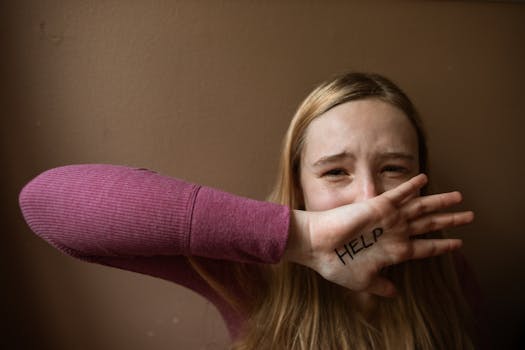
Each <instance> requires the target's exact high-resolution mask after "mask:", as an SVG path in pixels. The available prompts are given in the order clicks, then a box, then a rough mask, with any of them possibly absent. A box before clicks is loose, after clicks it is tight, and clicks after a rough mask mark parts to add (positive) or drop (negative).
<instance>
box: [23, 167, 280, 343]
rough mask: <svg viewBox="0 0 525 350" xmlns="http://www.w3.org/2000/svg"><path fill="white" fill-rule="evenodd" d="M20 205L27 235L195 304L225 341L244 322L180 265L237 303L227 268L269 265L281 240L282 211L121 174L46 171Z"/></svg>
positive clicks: (136, 172)
mask: <svg viewBox="0 0 525 350" xmlns="http://www.w3.org/2000/svg"><path fill="white" fill-rule="evenodd" d="M19 202H20V207H21V209H22V213H23V215H24V218H25V220H26V221H27V223H28V225H29V226H30V227H31V229H32V230H33V231H34V232H35V233H36V234H37V235H38V236H40V237H41V238H43V239H44V240H46V241H47V242H49V243H50V244H51V245H53V246H54V247H56V248H57V249H59V250H60V251H62V252H64V253H66V254H69V255H71V256H74V257H77V258H79V259H82V260H86V261H90V262H94V263H98V264H103V265H107V266H112V267H117V268H121V269H125V270H130V271H134V272H139V273H143V274H148V275H151V276H155V277H159V278H163V279H166V280H169V281H173V282H176V283H178V284H180V285H183V286H185V287H187V288H190V289H192V290H194V291H196V292H197V293H199V294H201V295H203V296H204V297H205V298H207V299H208V300H210V301H211V302H213V303H214V304H215V305H216V306H217V308H218V309H219V311H220V312H221V314H222V315H223V317H224V319H225V321H226V324H227V326H228V328H229V330H230V334H231V336H232V337H235V336H236V334H237V333H238V331H239V329H240V327H241V324H242V322H243V317H244V316H243V315H240V314H238V313H237V312H236V311H235V310H234V309H233V308H232V307H231V306H230V305H229V304H228V303H227V302H226V301H225V300H223V299H222V297H221V296H220V295H218V294H217V293H216V292H215V290H214V289H213V288H211V287H210V286H209V285H208V283H206V281H204V280H203V279H202V278H201V276H200V275H199V274H198V273H196V272H195V270H194V269H193V267H192V265H191V264H190V262H189V260H188V256H192V257H193V258H194V259H195V261H198V263H199V265H200V266H201V267H202V268H204V269H205V270H207V271H208V273H211V274H212V275H213V276H214V278H216V280H217V281H220V282H222V284H223V285H224V286H228V287H229V288H230V289H231V291H232V292H233V293H235V295H237V296H238V297H239V298H245V297H247V296H245V295H244V294H243V288H242V287H241V286H239V285H238V283H237V282H238V281H236V280H235V279H234V276H233V275H232V273H231V271H232V264H236V263H238V262H245V263H275V262H277V261H279V259H280V258H281V256H282V255H283V253H284V249H285V246H286V241H287V238H288V225H289V215H290V210H289V209H288V208H287V207H284V206H281V205H277V204H272V203H268V202H260V201H255V200H251V199H247V198H242V197H238V196H234V195H232V194H229V193H225V192H222V191H219V190H215V189H212V188H207V187H202V186H199V185H196V184H190V183H187V182H184V181H181V180H179V179H175V178H170V177H166V176H162V175H159V174H157V173H155V172H153V171H149V170H146V169H134V168H129V167H124V166H115V165H103V164H92V165H70V166H64V167H59V168H55V169H51V170H48V171H46V172H44V173H42V174H41V175H39V176H37V177H36V178H35V179H33V180H32V181H31V182H30V183H28V184H27V185H26V186H25V187H24V189H23V190H22V192H21V193H20V198H19ZM250 266H251V265H250ZM253 266H254V271H255V269H256V266H257V265H253Z"/></svg>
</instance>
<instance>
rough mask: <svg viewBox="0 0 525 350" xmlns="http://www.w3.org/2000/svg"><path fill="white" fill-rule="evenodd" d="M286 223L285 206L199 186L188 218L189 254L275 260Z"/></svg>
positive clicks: (284, 237)
mask: <svg viewBox="0 0 525 350" xmlns="http://www.w3.org/2000/svg"><path fill="white" fill-rule="evenodd" d="M289 224H290V209H289V208H288V207H286V206H283V205H279V204H274V203H269V202H262V201H256V200H252V199H248V198H244V197H239V196H235V195H232V194H229V193H226V192H222V191H219V190H216V189H212V188H209V187H202V188H201V189H200V191H199V192H198V194H197V197H196V200H195V204H194V210H193V216H192V219H191V235H190V250H191V255H198V256H203V257H208V258H213V259H224V260H233V261H238V262H248V263H276V262H278V261H279V260H280V259H281V257H282V255H283V254H284V250H285V248H286V242H287V239H288V229H289Z"/></svg>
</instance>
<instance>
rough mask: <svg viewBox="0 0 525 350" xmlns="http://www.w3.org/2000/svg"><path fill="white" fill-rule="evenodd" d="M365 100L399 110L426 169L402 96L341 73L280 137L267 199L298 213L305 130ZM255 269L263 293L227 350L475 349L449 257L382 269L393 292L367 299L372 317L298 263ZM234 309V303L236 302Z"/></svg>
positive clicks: (412, 113)
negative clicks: (349, 104)
mask: <svg viewBox="0 0 525 350" xmlns="http://www.w3.org/2000/svg"><path fill="white" fill-rule="evenodd" d="M365 98H375V99H380V100H382V101H385V102H388V103H390V104H392V105H394V106H395V107H398V108H399V109H401V110H402V111H403V112H404V113H405V115H406V116H407V118H408V119H409V120H410V122H411V123H412V125H413V126H414V128H415V129H416V131H417V135H418V138H419V158H420V159H419V161H420V171H421V172H426V171H427V149H426V140H425V136H424V133H423V129H422V127H421V123H420V120H419V117H418V114H417V112H416V110H415V108H414V106H413V105H412V103H411V102H410V100H409V99H408V97H407V96H406V95H405V94H404V93H403V92H402V91H401V90H400V89H399V88H398V87H397V86H396V85H395V84H393V83H392V82H391V81H390V80H388V79H386V78H384V77H382V76H380V75H377V74H365V73H347V74H343V75H340V76H337V77H335V78H334V79H332V80H330V81H327V82H325V83H323V84H321V85H320V86H319V87H317V88H316V89H315V90H314V91H313V92H312V93H311V94H310V95H309V96H308V97H307V98H306V99H305V100H304V101H303V103H302V104H301V105H300V106H299V108H298V110H297V112H296V114H295V116H294V118H293V119H292V121H291V124H290V127H289V129H288V132H287V134H286V136H285V139H284V143H283V149H282V153H281V159H280V170H279V173H278V178H277V182H276V185H275V188H274V190H273V192H272V194H271V195H270V197H269V200H270V201H273V202H276V203H280V204H283V205H287V206H289V207H290V208H292V209H304V203H303V199H302V192H301V189H300V183H299V169H300V161H301V151H302V148H303V146H304V137H305V130H306V128H307V127H308V125H309V124H310V123H311V122H312V120H314V119H315V118H317V117H319V116H320V115H321V114H323V113H324V112H326V111H328V110H329V109H331V108H333V107H335V106H337V105H339V104H342V103H345V102H349V101H355V100H359V99H365ZM441 235H442V234H441V233H433V234H432V235H429V236H432V237H436V236H438V237H439V236H441ZM261 269H262V275H261V276H262V277H261V279H262V281H261V287H260V288H261V289H260V290H259V291H258V293H257V294H256V295H255V299H254V300H253V301H251V304H250V305H248V306H246V307H245V308H244V312H246V313H248V315H249V320H248V322H247V323H246V326H245V328H244V332H243V334H242V336H241V338H240V339H239V340H238V341H237V342H236V343H235V344H234V345H233V349H236V350H241V349H250V350H252V349H297V350H313V349H371V348H374V349H376V348H377V349H395V350H398V349H472V348H473V344H472V340H471V335H470V334H471V329H470V326H469V324H470V319H469V317H468V307H467V304H466V302H465V300H464V297H463V295H462V292H461V289H460V285H459V282H458V278H457V275H456V272H455V268H454V264H453V260H452V257H451V255H450V254H447V255H443V256H440V257H435V258H429V259H424V260H418V261H410V262H406V263H402V264H399V265H396V266H392V267H390V268H388V269H387V270H386V271H385V272H384V273H385V275H386V277H387V278H389V279H390V280H392V281H393V282H394V283H395V285H396V287H397V289H398V295H397V296H396V297H395V298H393V299H387V298H380V297H374V296H373V298H375V302H376V307H375V308H374V310H373V312H369V311H366V310H362V309H361V308H360V307H359V304H358V303H356V301H355V293H353V292H351V291H348V290H346V289H345V288H343V287H340V286H338V285H335V284H333V283H331V282H329V281H326V280H324V279H323V278H322V277H320V276H319V275H318V274H317V273H316V272H315V271H312V270H310V269H308V268H306V267H304V266H301V265H297V264H293V263H288V262H285V261H284V262H281V263H279V264H277V265H275V266H264V267H261ZM239 276H240V277H239V278H241V279H242V278H243V277H242V273H240V274H239ZM208 280H209V278H208ZM217 288H218V291H219V292H220V293H221V294H222V295H223V296H225V297H226V298H227V299H228V300H231V298H228V296H227V294H228V293H227V292H226V291H225V290H224V289H223V288H221V287H217ZM232 304H234V305H237V306H238V305H239V304H238V301H234V300H232Z"/></svg>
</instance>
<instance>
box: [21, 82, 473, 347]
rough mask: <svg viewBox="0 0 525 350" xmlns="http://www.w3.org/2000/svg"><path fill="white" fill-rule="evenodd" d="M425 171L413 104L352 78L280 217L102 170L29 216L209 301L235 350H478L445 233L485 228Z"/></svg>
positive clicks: (305, 109) (288, 153)
mask: <svg viewBox="0 0 525 350" xmlns="http://www.w3.org/2000/svg"><path fill="white" fill-rule="evenodd" d="M426 171H427V154H426V142H425V137H424V134H423V131H422V129H421V125H420V121H419V118H418V116H417V113H416V111H415V109H414V107H413V105H412V104H411V102H410V101H409V99H408V98H407V97H406V95H405V94H404V93H403V92H402V91H401V90H400V89H399V88H398V87H397V86H395V85H394V84H393V83H392V82H390V81H389V80H387V79H386V78H384V77H381V76H379V75H374V74H361V73H350V74H345V75H342V76H339V77H336V78H335V79H333V80H331V81H328V82H326V83H324V84H322V85H320V86H319V87H318V88H317V89H315V90H314V91H313V92H312V93H311V94H310V95H309V96H308V97H307V98H306V100H305V101H304V102H303V103H302V104H301V106H300V107H299V109H298V111H297V113H296V115H295V116H294V118H293V120H292V122H291V124H290V128H289V130H288V133H287V135H286V137H285V140H284V147H283V151H282V155H281V164H280V171H279V176H278V181H277V184H276V186H275V189H274V191H273V193H272V195H271V197H270V198H269V200H270V201H271V202H273V203H270V202H259V201H254V200H250V199H246V198H241V197H237V196H233V195H231V194H228V193H224V192H221V191H218V190H215V189H211V188H207V187H203V186H199V185H196V184H189V183H186V182H183V181H181V180H178V179H174V178H169V177H165V176H161V175H159V174H156V173H154V172H151V171H147V170H145V169H132V168H128V167H122V166H113V165H100V164H98V165H73V166H65V167H60V168H56V169H52V170H49V171H47V172H45V173H43V174H41V175H40V176H38V177H37V178H35V179H34V180H33V181H31V182H30V183H29V184H28V185H26V187H25V188H24V189H23V191H22V193H21V195H20V205H21V208H22V211H23V214H24V216H25V218H26V221H27V222H28V224H29V226H30V227H31V228H32V229H33V231H35V232H36V233H37V234H38V235H39V236H40V237H42V238H43V239H45V240H47V241H48V242H49V243H50V244H52V245H53V246H55V247H56V248H58V249H60V250H61V251H63V252H65V253H67V254H69V255H72V256H74V257H77V258H80V259H83V260H86V261H90V262H96V263H99V264H104V265H108V266H113V267H118V268H122V269H127V270H132V271H136V272H140V273H145V274H149V275H152V276H157V277H160V278H164V279H167V280H170V281H173V282H175V283H179V284H181V285H183V286H186V287H188V288H191V289H193V290H194V291H196V292H197V293H200V294H202V295H203V296H205V297H206V298H208V299H209V300H210V301H211V302H212V303H214V304H215V305H216V307H217V308H218V310H219V311H220V313H221V314H222V316H223V318H224V320H225V322H226V324H227V326H228V329H229V331H230V334H231V337H232V341H233V345H232V348H233V349H301V350H306V349H370V348H377V349H438V348H439V349H471V348H473V329H472V327H473V323H472V320H471V319H470V311H469V310H470V307H469V303H467V302H466V299H469V300H468V301H471V304H475V300H470V299H472V298H474V296H473V295H471V294H469V293H470V292H469V291H470V289H472V288H470V286H472V285H473V284H472V282H471V281H470V282H469V281H468V278H469V275H468V274H466V272H465V265H464V262H463V260H462V259H461V257H460V255H458V254H456V255H452V254H450V252H451V251H453V250H455V249H457V248H459V247H460V245H461V241H460V240H457V239H447V238H443V236H442V234H441V233H439V230H441V229H444V228H448V227H453V226H458V225H463V224H466V223H469V222H471V221H472V219H473V214H472V213H471V212H457V213H443V212H442V211H441V210H442V209H445V208H448V207H450V206H451V205H453V204H456V203H459V202H460V201H461V195H460V194H459V193H458V192H451V193H444V194H438V195H431V196H422V195H424V194H425V186H426V182H427V179H426V177H425V176H424V175H418V174H420V173H425V172H426ZM458 271H459V273H461V274H462V277H463V278H462V282H463V283H460V282H459V280H458Z"/></svg>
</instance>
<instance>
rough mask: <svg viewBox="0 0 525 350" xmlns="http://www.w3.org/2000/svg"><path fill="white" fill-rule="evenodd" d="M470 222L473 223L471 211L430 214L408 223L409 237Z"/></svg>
mask: <svg viewBox="0 0 525 350" xmlns="http://www.w3.org/2000/svg"><path fill="white" fill-rule="evenodd" d="M472 221H474V213H473V212H472V211H463V212H459V213H444V214H432V215H427V216H424V217H422V218H420V219H417V220H413V221H412V222H410V224H409V228H408V229H409V234H410V236H414V235H420V234H423V233H427V232H431V231H438V230H443V229H446V228H451V227H456V226H461V225H466V224H470V223H471V222H472Z"/></svg>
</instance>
